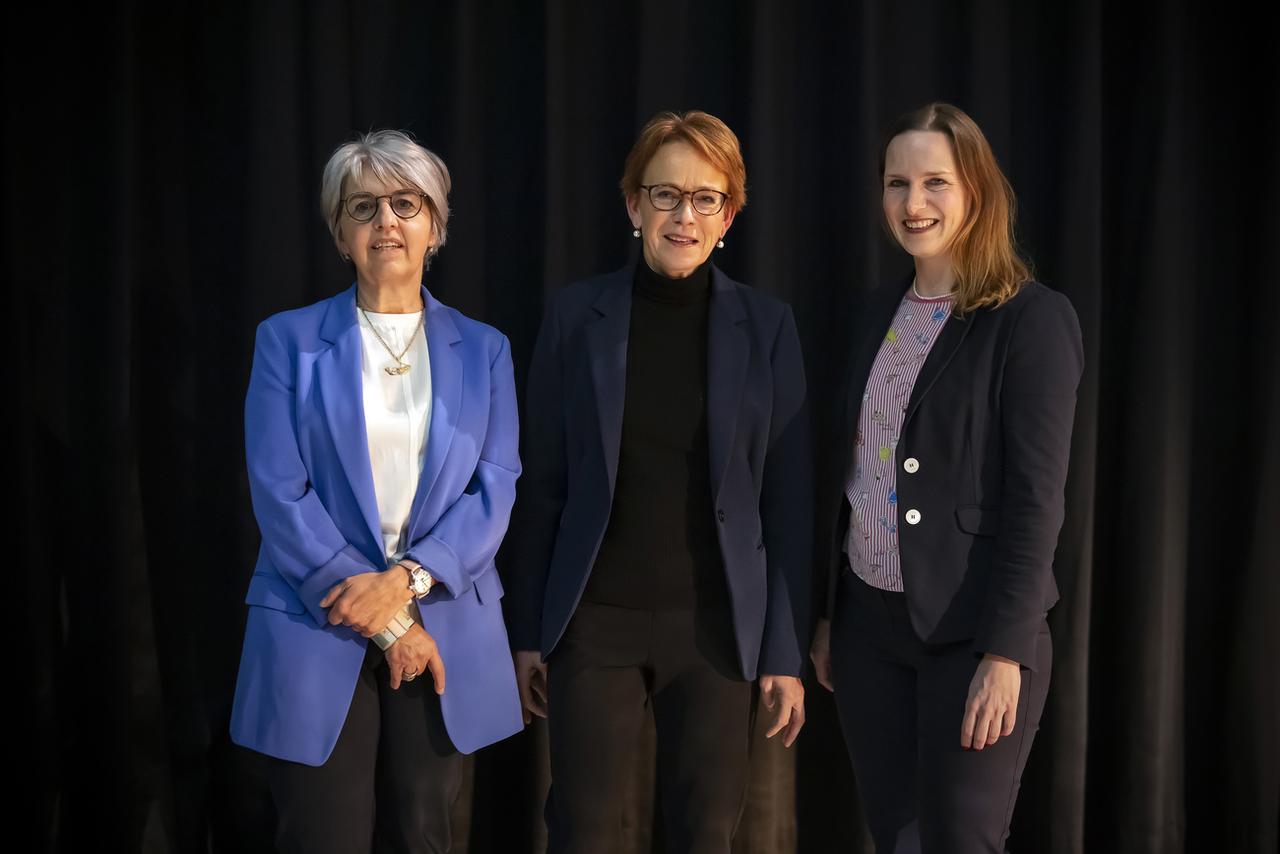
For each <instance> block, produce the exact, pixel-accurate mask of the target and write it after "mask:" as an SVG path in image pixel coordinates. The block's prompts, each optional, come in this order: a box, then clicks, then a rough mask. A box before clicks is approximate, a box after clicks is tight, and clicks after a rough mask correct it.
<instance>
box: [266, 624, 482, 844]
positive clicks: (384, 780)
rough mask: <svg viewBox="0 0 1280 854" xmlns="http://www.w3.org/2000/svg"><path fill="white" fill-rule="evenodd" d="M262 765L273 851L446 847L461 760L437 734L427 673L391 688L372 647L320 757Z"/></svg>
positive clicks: (438, 721) (435, 703)
mask: <svg viewBox="0 0 1280 854" xmlns="http://www.w3.org/2000/svg"><path fill="white" fill-rule="evenodd" d="M264 760H265V768H266V777H267V783H268V785H269V786H270V788H271V795H272V797H273V799H274V800H275V804H276V813H277V825H276V848H277V849H278V850H280V851H287V852H294V851H296V852H307V854H319V852H334V854H339V852H341V854H354V853H355V852H367V851H372V850H377V851H378V852H414V853H415V854H428V852H430V854H443V852H446V851H448V850H449V845H450V827H449V813H450V809H451V808H452V806H453V803H454V801H455V800H456V799H457V797H458V791H459V788H460V786H461V783H462V757H461V755H459V754H458V752H457V750H456V749H455V748H454V746H453V742H452V741H450V740H449V735H448V733H447V732H446V731H445V728H444V719H443V718H442V717H441V712H440V699H439V697H437V696H436V693H435V690H434V688H433V687H432V682H431V677H430V674H424V675H422V676H419V677H418V678H417V679H415V680H414V681H412V682H409V683H405V682H401V683H400V688H399V690H396V691H393V690H391V683H390V674H389V673H388V670H387V664H386V660H385V657H384V655H383V653H382V650H380V649H378V646H377V644H375V643H373V642H372V641H370V643H369V651H368V652H367V653H366V655H365V658H364V664H363V666H362V667H361V669H360V678H359V679H358V680H357V682H356V688H355V693H354V694H353V695H352V697H351V709H350V711H348V712H347V720H346V722H345V723H344V724H343V725H342V732H341V733H340V734H339V735H338V742H337V744H336V745H335V746H334V748H333V753H332V754H330V755H329V758H328V760H326V762H325V763H324V764H323V765H321V766H319V767H315V766H311V765H303V764H301V763H298V762H287V761H285V760H283V759H276V758H274V757H270V756H268V757H264ZM375 846H376V847H375Z"/></svg>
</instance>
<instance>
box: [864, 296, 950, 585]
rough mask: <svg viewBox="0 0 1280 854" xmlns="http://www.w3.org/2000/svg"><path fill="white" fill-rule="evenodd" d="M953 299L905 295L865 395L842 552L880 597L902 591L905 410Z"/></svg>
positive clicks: (883, 343)
mask: <svg viewBox="0 0 1280 854" xmlns="http://www.w3.org/2000/svg"><path fill="white" fill-rule="evenodd" d="M952 302H953V300H952V297H951V295H950V294H947V295H943V296H940V297H933V298H925V297H918V296H916V295H915V293H914V289H912V290H908V291H907V295H906V296H905V297H903V299H902V303H901V304H900V305H899V306H898V311H897V313H896V314H895V315H894V317H893V322H892V323H890V324H889V331H888V333H886V334H885V337H884V341H883V342H881V344H880V351H879V352H878V353H877V354H876V360H875V362H874V363H873V364H872V366H871V374H870V376H869V377H868V378H867V387H866V389H865V390H864V391H863V393H862V408H861V412H860V414H859V415H858V432H857V435H856V437H855V439H854V442H855V444H854V449H853V451H854V452H853V455H852V459H853V471H851V472H849V475H848V478H847V480H846V482H845V496H846V497H847V498H848V500H849V506H850V510H851V512H850V514H849V530H848V533H847V534H846V537H845V553H846V554H847V555H848V556H849V566H850V567H852V568H853V571H854V572H855V573H856V574H857V576H858V577H859V578H861V579H862V580H863V581H865V582H867V583H868V584H870V585H871V586H872V587H878V588H880V589H881V590H896V591H900V590H902V567H901V563H900V561H899V559H898V493H897V473H896V472H897V470H896V468H895V466H896V459H895V458H896V452H897V447H898V437H899V435H900V433H901V431H902V422H903V420H904V419H905V418H906V413H907V403H908V402H909V401H910V399H911V389H912V387H913V386H914V385H915V382H916V377H917V376H918V375H919V374H920V366H921V365H923V364H924V360H925V359H926V358H927V357H928V356H929V351H930V350H931V349H932V348H933V342H934V341H936V340H937V338H938V334H939V333H940V332H941V331H942V327H943V326H944V325H946V322H947V318H948V317H950V316H951V306H952Z"/></svg>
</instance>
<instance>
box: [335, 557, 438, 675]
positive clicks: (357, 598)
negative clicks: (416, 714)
mask: <svg viewBox="0 0 1280 854" xmlns="http://www.w3.org/2000/svg"><path fill="white" fill-rule="evenodd" d="M412 599H413V594H412V593H410V591H409V573H408V570H406V569H405V568H404V567H403V566H400V565H399V564H397V565H396V566H393V567H391V568H390V569H388V570H387V571H385V572H361V573H357V574H356V575H352V576H350V577H349V578H345V579H343V580H342V581H340V582H338V583H337V584H335V585H333V587H331V588H329V592H328V593H326V594H325V597H324V598H323V599H321V600H320V607H321V608H327V609H328V611H329V624H330V625H334V626H338V625H343V626H350V627H351V628H352V629H354V630H356V631H357V632H359V633H360V634H361V636H363V637H366V638H369V637H373V636H374V635H376V634H377V633H378V632H380V631H382V630H383V629H384V628H386V627H387V625H388V624H389V623H390V622H391V620H392V619H393V618H394V617H395V616H396V614H397V613H398V612H399V611H400V609H401V608H402V607H404V605H405V604H406V603H407V602H409V601H410V600H412ZM386 658H387V667H388V668H389V669H390V671H391V687H392V689H393V690H394V689H398V688H399V687H400V684H401V682H404V681H411V680H412V679H413V678H415V677H416V676H418V675H419V674H420V673H423V672H425V671H427V670H430V671H431V677H432V679H433V680H434V682H435V690H436V693H437V694H443V693H444V662H443V661H442V660H441V658H440V651H439V650H438V649H437V647H436V642H435V639H434V638H433V637H431V635H430V634H428V632H427V630H426V629H424V628H423V627H422V626H421V625H420V624H419V623H416V622H415V623H414V624H413V627H412V628H411V629H409V631H407V632H405V633H404V635H402V636H401V637H400V638H399V639H398V640H396V642H395V643H393V644H392V645H391V646H389V647H387V649H386Z"/></svg>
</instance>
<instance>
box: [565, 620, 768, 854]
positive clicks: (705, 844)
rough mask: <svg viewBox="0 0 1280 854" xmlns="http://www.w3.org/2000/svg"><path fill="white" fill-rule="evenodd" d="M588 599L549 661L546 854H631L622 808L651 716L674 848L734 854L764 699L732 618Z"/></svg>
mask: <svg viewBox="0 0 1280 854" xmlns="http://www.w3.org/2000/svg"><path fill="white" fill-rule="evenodd" d="M694 614H695V612H694V611H691V610H690V611H643V610H633V609H629V608H620V607H615V606H612V605H599V604H593V603H588V602H583V603H581V604H580V605H579V606H578V610H577V612H576V613H575V614H574V617H573V620H572V621H570V623H569V627H568V628H567V629H566V630H565V635H564V637H563V638H561V640H560V643H559V645H558V646H557V647H556V650H555V652H554V653H552V656H551V658H550V660H549V661H548V670H547V676H548V682H549V684H548V690H549V697H548V724H549V734H550V742H551V793H550V795H549V796H548V801H547V811H546V812H547V827H548V850H549V851H550V852H553V854H567V852H573V854H578V853H579V852H582V854H603V852H609V851H617V850H622V849H623V848H624V844H623V841H622V840H623V835H622V834H623V827H622V817H623V803H624V799H625V798H626V797H627V794H628V783H629V781H630V780H631V778H632V777H633V776H634V773H635V768H636V766H635V762H636V759H637V756H636V742H637V739H638V738H639V737H640V734H641V732H642V727H643V726H644V723H645V715H647V714H649V713H650V710H652V714H653V719H654V723H655V725H656V730H657V743H658V756H657V777H658V789H659V798H660V802H661V809H662V816H663V821H664V830H665V834H666V843H667V850H668V851H671V852H698V853H699V854H711V852H715V854H728V852H729V849H730V842H731V840H732V839H733V833H734V830H735V829H736V828H737V825H738V819H739V817H740V816H741V813H742V804H743V798H744V795H745V792H746V782H747V763H748V760H749V745H750V737H751V727H752V724H753V721H754V708H755V703H754V700H755V693H754V690H753V685H752V684H751V683H750V682H747V681H745V680H744V679H743V678H742V676H741V673H740V671H739V668H738V666H737V664H736V663H735V662H736V654H735V653H734V652H733V635H732V626H731V625H730V623H729V619H728V616H727V615H722V616H721V615H701V614H700V615H699V616H698V617H697V618H696V619H695V616H694Z"/></svg>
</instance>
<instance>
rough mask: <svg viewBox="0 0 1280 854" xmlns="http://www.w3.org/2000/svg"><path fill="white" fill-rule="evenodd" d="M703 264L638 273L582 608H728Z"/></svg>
mask: <svg viewBox="0 0 1280 854" xmlns="http://www.w3.org/2000/svg"><path fill="white" fill-rule="evenodd" d="M710 303H711V263H710V261H708V262H706V263H704V264H703V265H702V266H701V267H699V268H698V269H697V270H695V271H694V272H693V273H692V274H691V275H689V277H688V278H684V279H668V278H666V277H665V276H661V275H659V274H657V273H655V272H654V271H653V270H651V269H649V266H648V265H647V264H646V263H645V262H644V260H643V259H641V260H640V261H639V263H637V265H636V274H635V284H634V288H633V290H632V296H631V327H630V332H629V337H628V341H627V390H626V398H625V408H624V410H623V416H622V444H621V449H620V451H619V454H618V476H617V482H616V484H615V487H614V491H613V509H612V511H611V513H610V516H609V527H608V528H607V529H606V530H605V534H604V541H603V542H602V543H601V546H600V554H599V556H598V557H597V558H596V563H595V566H594V568H593V569H592V570H591V578H590V580H589V581H588V583H587V589H586V590H585V591H584V593H583V599H584V600H586V601H588V602H596V603H599V604H607V605H620V606H622V607H627V608H644V609H649V610H675V609H687V608H693V607H695V606H700V607H701V606H708V605H710V606H712V607H716V608H719V607H722V606H725V605H727V601H728V590H727V588H726V585H725V579H724V568H723V565H722V562H721V559H720V545H719V543H718V541H717V540H716V530H715V515H714V510H713V508H712V502H711V471H710V467H711V464H710V459H709V457H708V451H707V312H708V309H709V308H710Z"/></svg>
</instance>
